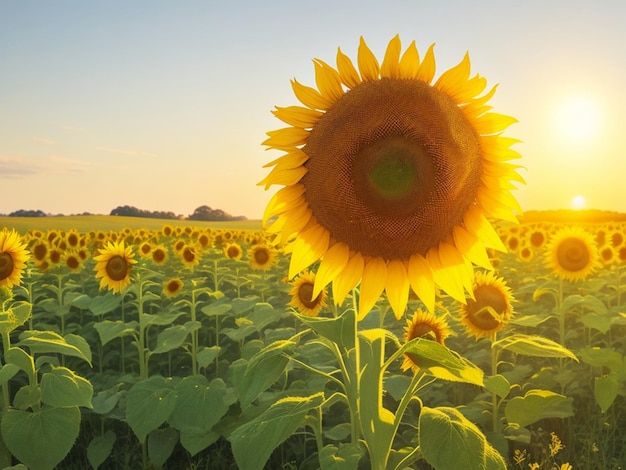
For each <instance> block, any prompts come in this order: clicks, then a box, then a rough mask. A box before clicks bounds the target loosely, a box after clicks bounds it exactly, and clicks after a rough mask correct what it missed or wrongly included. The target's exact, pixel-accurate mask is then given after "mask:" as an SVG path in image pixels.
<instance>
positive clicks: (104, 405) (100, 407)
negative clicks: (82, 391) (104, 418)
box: [91, 386, 124, 415]
mask: <svg viewBox="0 0 626 470" xmlns="http://www.w3.org/2000/svg"><path fill="white" fill-rule="evenodd" d="M123 394H124V392H121V391H119V390H118V387H117V386H116V387H114V388H112V389H110V390H102V391H100V392H98V394H97V395H96V396H94V397H93V398H92V400H91V404H92V406H93V412H94V413H97V414H99V415H103V414H107V413H110V412H111V410H113V408H115V406H116V405H117V403H118V402H119V401H120V398H122V395H123Z"/></svg>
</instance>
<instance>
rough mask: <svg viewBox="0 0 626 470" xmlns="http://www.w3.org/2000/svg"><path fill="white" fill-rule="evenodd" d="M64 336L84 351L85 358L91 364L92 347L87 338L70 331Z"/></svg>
mask: <svg viewBox="0 0 626 470" xmlns="http://www.w3.org/2000/svg"><path fill="white" fill-rule="evenodd" d="M63 338H64V339H65V341H66V342H67V344H69V345H70V346H74V347H75V348H76V349H78V350H79V351H80V352H81V353H82V355H83V358H84V359H85V360H86V361H87V362H88V363H89V365H91V347H90V346H89V343H88V342H87V340H86V339H85V338H83V337H82V336H80V335H75V334H73V333H68V334H66V335H65V336H64V337H63Z"/></svg>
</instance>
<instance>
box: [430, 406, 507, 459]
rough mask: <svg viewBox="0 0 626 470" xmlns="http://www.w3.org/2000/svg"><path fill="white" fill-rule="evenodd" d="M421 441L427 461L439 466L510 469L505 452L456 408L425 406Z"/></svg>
mask: <svg viewBox="0 0 626 470" xmlns="http://www.w3.org/2000/svg"><path fill="white" fill-rule="evenodd" d="M418 429H419V431H418V441H419V445H420V448H421V450H422V454H423V455H424V458H425V459H426V461H427V462H428V463H429V464H431V465H432V466H433V467H435V468H440V469H453V468H454V469H456V468H460V467H459V465H460V463H461V462H462V468H463V469H464V470H506V462H505V461H504V459H503V458H502V456H501V455H500V454H499V453H498V452H497V451H496V450H495V449H494V448H493V447H492V446H491V445H490V444H489V442H487V439H486V438H485V436H484V434H483V433H482V432H481V431H480V430H479V429H478V427H476V425H475V424H473V423H472V422H471V421H469V420H468V419H467V418H466V417H465V416H463V415H462V414H461V412H460V411H458V410H457V409H456V408H449V407H438V408H428V407H423V408H422V411H421V413H420V417H419V427H418Z"/></svg>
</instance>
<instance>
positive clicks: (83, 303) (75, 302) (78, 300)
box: [71, 294, 100, 310]
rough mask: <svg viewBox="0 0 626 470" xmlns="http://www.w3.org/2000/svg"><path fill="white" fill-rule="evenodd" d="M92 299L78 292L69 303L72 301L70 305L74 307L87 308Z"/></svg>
mask: <svg viewBox="0 0 626 470" xmlns="http://www.w3.org/2000/svg"><path fill="white" fill-rule="evenodd" d="M98 297H100V296H98ZM92 301H93V298H92V297H90V296H88V295H87V294H80V295H77V296H76V297H74V298H73V299H72V302H71V303H72V307H76V308H79V309H81V310H88V309H89V305H91V302H92Z"/></svg>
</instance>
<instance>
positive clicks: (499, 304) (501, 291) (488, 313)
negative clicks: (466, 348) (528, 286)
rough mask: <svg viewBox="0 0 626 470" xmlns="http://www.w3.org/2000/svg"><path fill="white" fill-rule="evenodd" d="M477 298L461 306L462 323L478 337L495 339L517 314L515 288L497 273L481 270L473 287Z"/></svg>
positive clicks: (468, 300) (469, 331) (475, 277)
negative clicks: (514, 297)
mask: <svg viewBox="0 0 626 470" xmlns="http://www.w3.org/2000/svg"><path fill="white" fill-rule="evenodd" d="M472 292H473V294H474V299H467V302H466V304H465V305H461V323H462V324H463V325H464V326H465V329H466V330H467V332H468V333H469V334H471V335H474V336H475V337H476V338H480V337H487V338H493V337H494V335H495V334H496V333H497V332H498V331H500V330H501V329H502V328H504V325H506V324H507V322H508V321H509V320H510V319H511V315H512V313H513V307H512V305H511V303H512V302H513V295H512V294H511V289H510V288H509V287H508V286H507V285H506V282H505V281H504V279H502V278H501V277H496V276H495V275H494V274H493V272H491V271H489V272H477V273H476V275H475V276H474V286H473V289H472Z"/></svg>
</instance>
